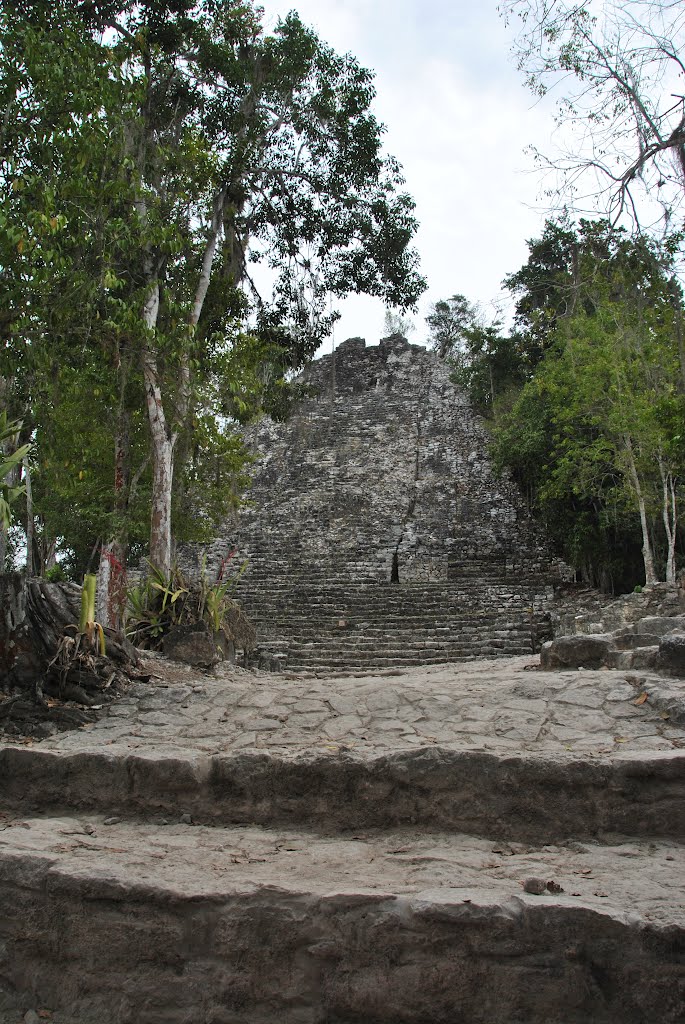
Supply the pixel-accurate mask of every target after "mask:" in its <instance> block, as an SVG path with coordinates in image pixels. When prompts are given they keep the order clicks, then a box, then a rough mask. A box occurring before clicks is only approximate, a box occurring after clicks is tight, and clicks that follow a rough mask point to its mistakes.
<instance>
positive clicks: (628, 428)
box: [496, 224, 685, 584]
mask: <svg viewBox="0 0 685 1024" xmlns="http://www.w3.org/2000/svg"><path fill="white" fill-rule="evenodd" d="M584 237H585V239H587V238H588V237H589V238H591V239H597V238H598V237H599V238H602V239H603V242H602V246H601V251H602V253H603V255H602V256H601V257H599V256H598V255H596V254H595V255H594V256H593V251H592V248H591V247H590V248H589V249H588V247H587V245H585V244H582V245H578V242H579V241H581V238H580V235H576V237H575V241H574V244H573V245H570V246H569V251H570V252H571V251H572V252H574V253H575V254H576V255H577V256H578V258H577V259H574V260H572V261H571V263H572V266H574V267H578V268H582V273H578V274H577V275H576V276H575V277H572V276H571V275H568V277H567V278H566V279H565V278H564V275H563V273H562V272H561V270H560V269H559V268H558V267H557V271H558V274H557V276H556V277H555V279H554V280H555V287H554V288H551V289H550V292H549V318H548V322H549V324H550V325H551V326H550V328H549V333H548V336H547V345H546V347H545V350H544V351H543V353H542V355H541V358H540V360H539V363H538V365H537V366H536V368H535V372H534V374H533V376H532V377H531V379H530V380H529V381H528V383H527V384H526V385H525V387H524V388H523V390H522V392H521V394H520V396H519V398H518V400H517V401H516V403H515V405H514V407H513V409H512V412H511V414H510V415H509V416H508V417H506V418H505V420H504V421H503V422H502V423H501V424H500V425H499V428H498V429H497V430H496V446H497V449H498V458H499V461H500V464H502V463H507V464H509V465H510V466H511V467H512V468H513V469H514V471H515V473H516V474H517V476H519V479H521V480H522V481H524V482H525V483H526V484H527V485H528V488H529V490H530V491H531V494H532V497H533V501H534V503H535V504H536V505H537V507H538V508H539V509H541V510H542V511H543V514H544V515H545V517H546V518H547V519H548V522H549V521H550V519H551V521H552V522H551V526H552V529H553V530H554V531H555V532H556V533H557V536H558V538H559V540H560V543H561V545H562V547H563V549H564V551H565V554H566V556H567V557H570V558H571V559H572V560H573V561H574V562H575V563H576V564H578V563H579V562H580V564H581V565H584V566H586V567H592V565H593V563H594V565H595V573H594V575H595V578H597V575H599V576H600V577H601V575H602V571H601V569H602V563H604V564H606V563H607V562H608V561H609V552H608V549H609V545H608V544H607V543H606V540H605V538H606V533H607V530H608V529H611V530H612V531H613V533H614V537H615V538H616V537H617V536H621V535H622V536H623V537H624V538H627V547H628V548H630V546H632V541H630V539H629V538H630V535H631V533H634V532H635V526H637V530H638V531H639V536H640V537H641V549H642V560H643V571H644V577H643V579H644V581H645V582H646V583H647V584H651V583H653V582H655V581H656V579H657V578H658V576H659V573H660V571H661V566H663V572H664V575H665V578H666V579H667V580H669V581H671V582H672V581H673V580H674V579H675V567H676V562H675V559H676V539H677V525H678V509H677V505H678V498H679V491H680V480H681V478H682V473H683V454H684V453H683V450H682V438H681V433H680V424H681V422H682V417H683V414H684V412H685V397H684V396H685V390H684V389H683V386H682V379H681V368H680V355H679V342H678V331H677V324H678V322H679V318H680V313H679V312H678V309H677V308H676V306H677V305H681V304H682V296H680V293H679V291H678V293H677V294H678V296H679V298H678V301H677V303H676V302H674V286H675V287H677V286H676V285H675V281H674V278H673V267H672V259H671V257H670V254H669V252H668V250H666V249H665V248H664V247H663V246H658V245H656V243H650V242H648V241H647V240H646V239H644V238H638V239H632V240H631V239H629V238H628V237H627V236H626V235H625V233H623V232H618V233H608V232H603V231H602V225H601V224H595V225H586V226H585V231H584ZM566 240H567V241H568V239H566ZM533 248H535V246H533ZM607 253H608V255H607ZM593 260H594V263H595V270H594V272H590V271H591V269H592V266H593ZM525 269H526V268H524V270H525ZM528 269H529V270H530V274H529V275H527V274H524V273H523V272H521V273H520V274H519V275H517V276H518V279H519V281H524V280H527V281H528V282H529V283H530V282H537V281H538V280H539V278H538V274H537V271H538V269H539V266H538V264H534V266H533V267H532V268H528ZM569 278H570V279H572V280H574V282H575V286H576V287H577V301H575V302H574V303H573V304H572V309H566V308H565V309H564V313H563V315H561V314H560V313H559V310H560V308H561V307H560V304H559V302H558V301H557V300H558V295H559V292H558V291H557V287H556V286H557V285H558V286H559V288H560V290H561V292H562V293H563V292H564V291H565V288H566V285H565V283H564V281H565V280H566V281H568V279H569ZM533 294H534V295H535V294H538V293H537V291H536V290H534V291H533ZM544 308H545V307H544V306H539V307H538V306H536V307H535V312H536V313H537V312H538V311H539V309H543V310H544ZM598 563H599V567H600V571H599V574H598V573H597V571H596V569H597V566H598ZM614 569H618V571H619V573H622V574H623V576H624V578H625V566H624V567H623V569H621V568H620V567H619V566H618V565H617V560H616V559H615V558H613V567H612V572H613V571H614Z"/></svg>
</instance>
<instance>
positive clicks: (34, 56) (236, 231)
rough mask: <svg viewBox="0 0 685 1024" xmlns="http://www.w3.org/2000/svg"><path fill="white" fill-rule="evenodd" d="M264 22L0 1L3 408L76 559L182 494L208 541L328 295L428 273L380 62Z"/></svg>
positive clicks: (386, 289)
mask: <svg viewBox="0 0 685 1024" xmlns="http://www.w3.org/2000/svg"><path fill="white" fill-rule="evenodd" d="M261 15H262V12H261V10H260V9H259V8H257V7H253V6H252V4H251V3H249V2H246V3H244V4H236V3H234V2H233V0H212V2H211V3H191V2H185V0H183V2H181V0H179V2H174V3H167V2H162V0H147V2H144V3H142V4H138V3H133V2H122V3H115V2H108V0H93V2H92V3H87V4H86V3H79V4H73V3H71V2H68V0H58V2H56V3H53V4H50V5H47V4H43V3H39V2H35V3H31V2H29V3H26V4H21V5H20V4H18V3H14V2H13V0H10V2H8V3H7V4H6V5H5V6H4V7H3V9H2V11H0V106H1V108H2V110H3V112H4V113H3V122H2V126H1V128H0V184H1V185H2V189H1V190H0V192H1V197H0V288H1V290H2V297H3V303H2V310H1V311H0V337H1V338H2V342H3V345H2V347H0V377H2V378H3V379H4V381H5V382H6V384H7V393H8V396H9V397H8V409H9V411H10V414H12V411H13V410H16V411H15V412H14V415H15V416H16V415H19V414H20V413H21V415H24V410H25V409H28V410H29V413H28V415H27V424H28V429H30V430H31V431H32V432H33V433H34V434H35V438H36V462H37V475H36V486H35V508H36V512H37V514H38V516H39V517H40V518H41V520H42V522H43V523H44V525H45V530H46V531H47V532H48V533H52V535H53V536H56V537H59V538H61V543H62V546H63V547H64V549H65V550H66V552H67V556H68V560H69V562H70V564H71V571H72V572H80V571H82V570H83V569H85V567H86V565H87V562H88V559H89V557H90V552H91V551H92V550H93V547H94V545H95V543H96V541H97V540H98V538H100V539H101V540H104V539H107V538H113V539H115V540H116V541H117V544H118V546H119V548H120V549H121V550H122V551H124V550H126V548H127V547H128V546H129V545H133V546H134V547H135V546H136V545H139V544H140V543H142V539H143V536H144V532H145V530H146V526H145V524H146V521H147V522H149V509H150V505H151V504H152V505H153V506H154V507H155V509H159V507H160V502H161V504H162V505H164V506H165V507H166V508H167V511H168V505H169V503H170V502H171V497H172V494H173V495H174V496H175V498H176V505H177V507H176V508H175V514H174V522H175V524H176V528H177V529H178V531H179V535H180V536H183V537H185V538H187V537H190V536H192V535H193V533H192V527H193V524H196V525H197V527H198V530H197V533H196V534H195V536H196V537H198V538H202V537H206V535H207V531H208V530H209V529H211V526H212V525H213V524H214V523H216V521H217V520H218V519H219V518H220V517H221V513H222V511H224V512H225V510H226V509H227V508H229V507H231V505H233V504H235V502H236V501H237V500H238V492H239V490H240V487H241V486H242V483H243V479H244V474H243V472H242V465H241V460H242V458H243V457H242V453H241V449H240V446H239V444H238V442H237V441H236V439H235V436H234V433H233V425H232V424H233V423H234V422H235V421H236V420H238V421H241V422H244V421H246V420H247V419H249V418H250V417H251V416H254V415H258V414H259V413H260V412H261V411H262V410H268V411H271V412H272V413H274V414H275V415H277V416H280V417H282V416H285V415H287V414H288V411H289V408H290V406H291V404H292V401H293V400H294V399H295V398H296V397H297V391H296V389H294V388H293V387H292V386H291V384H290V379H289V378H290V376H291V374H292V372H293V371H294V370H296V369H298V368H299V367H301V366H302V365H303V364H304V362H305V361H306V360H307V359H308V358H310V357H311V355H312V354H313V352H314V351H315V349H316V348H317V346H318V344H319V342H320V340H321V338H322V337H324V336H325V334H326V333H327V332H328V331H329V330H330V328H331V326H332V323H333V321H334V319H335V317H336V315H337V314H335V313H333V314H331V313H330V312H327V311H326V307H327V302H328V296H329V295H330V294H331V293H332V294H334V295H336V296H343V295H345V294H347V293H348V292H350V291H366V292H368V293H370V294H373V295H378V296H379V297H381V298H382V299H383V300H384V301H385V302H387V303H388V304H390V305H393V306H396V307H398V308H400V309H405V308H407V307H410V306H412V305H413V304H414V303H415V302H416V299H417V297H418V296H419V295H420V293H421V291H422V290H423V288H424V286H425V285H424V282H423V279H422V278H421V276H420V275H419V273H418V271H417V256H416V253H415V252H414V250H413V249H412V248H411V239H412V236H413V234H414V232H415V230H416V226H417V225H416V220H415V217H414V212H413V211H414V206H413V202H412V200H411V198H410V197H409V196H408V195H407V194H406V193H405V192H404V191H403V179H402V175H401V170H400V168H399V165H398V164H397V162H396V161H395V160H394V159H392V158H391V157H387V156H385V155H384V153H383V152H382V147H381V142H382V134H383V129H382V126H381V125H379V124H378V122H377V121H376V119H375V117H374V116H373V114H372V112H371V109H370V105H371V103H372V100H373V97H374V89H373V83H372V75H371V74H370V72H368V71H366V70H365V69H363V68H362V67H360V65H359V64H358V63H357V62H356V61H355V60H354V59H353V58H352V57H351V56H349V55H346V56H340V55H338V54H336V53H334V51H333V50H331V49H330V48H329V47H327V46H326V45H325V44H324V43H323V42H321V40H319V39H318V38H317V37H316V35H315V34H314V33H313V32H312V31H311V30H309V29H307V28H306V27H305V26H304V25H303V24H302V22H301V21H300V20H299V18H298V17H297V16H296V15H295V14H291V15H289V16H288V17H287V18H286V19H284V20H283V21H282V22H280V23H279V25H278V26H277V28H276V30H275V31H274V33H273V34H271V35H267V34H265V33H264V31H263V28H262V25H261ZM260 260H261V261H265V262H267V263H269V264H270V265H271V267H272V268H273V270H274V272H275V275H276V283H275V287H274V290H273V293H272V294H271V295H270V296H269V295H266V296H260V295H258V294H257V293H256V289H255V286H254V283H253V280H252V275H251V262H259V261H260ZM157 298H158V299H159V305H158V308H157V306H156V300H157ZM153 300H154V301H153ZM151 301H152V307H154V309H153V311H152V312H150V311H149V309H148V314H147V316H146V317H144V316H143V315H142V311H143V310H144V309H146V308H148V306H149V303H150V302H151ZM248 320H249V322H250V323H251V324H252V327H251V329H250V330H247V323H248ZM152 395H154V400H153V399H152V398H151V396H152ZM146 421H149V422H146ZM164 446H166V448H167V451H166V452H165V453H164V457H168V458H169V461H170V463H171V471H170V472H169V473H167V474H166V478H165V482H164V483H161V482H160V480H161V477H160V474H159V472H158V470H159V466H160V464H161V463H160V459H161V457H162V448H163V447H164ZM169 453H170V454H169ZM243 461H244V460H243ZM174 462H175V465H174ZM172 476H173V486H172V483H171V478H172ZM165 488H166V489H165ZM180 496H182V497H180ZM153 519H154V517H153Z"/></svg>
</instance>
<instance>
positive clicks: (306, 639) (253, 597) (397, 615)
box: [237, 578, 551, 671]
mask: <svg viewBox="0 0 685 1024" xmlns="http://www.w3.org/2000/svg"><path fill="white" fill-rule="evenodd" d="M535 582H536V586H537V589H536V590H533V589H532V588H531V590H530V591H529V593H528V594H525V592H524V593H523V594H522V593H521V591H522V590H523V589H524V588H522V587H521V584H520V581H517V584H516V586H515V587H513V588H512V587H509V588H506V589H505V585H504V584H503V583H502V582H501V581H500V582H499V583H498V582H497V581H495V580H494V579H491V580H490V581H486V580H482V579H481V580H479V581H478V584H477V586H469V585H468V581H466V580H464V581H462V582H461V583H457V582H453V583H444V584H440V583H433V584H431V583H424V584H412V585H406V586H405V585H402V584H399V585H384V586H379V585H378V584H376V583H371V584H354V585H353V584H350V583H337V584H336V583H330V582H327V581H324V580H321V579H320V580H319V581H318V582H314V581H311V580H308V581H306V582H305V581H301V582H286V581H279V582H274V581H271V582H269V581H267V580H263V581H259V582H257V581H256V579H255V578H252V579H250V581H249V584H248V587H246V593H245V597H244V598H243V599H242V602H241V603H242V605H243V607H244V609H245V611H246V612H247V614H248V615H249V617H250V618H251V619H252V621H253V622H254V623H255V625H256V626H257V631H258V636H260V637H262V638H266V639H262V640H260V642H259V648H258V654H257V656H258V657H259V658H261V660H262V664H264V662H265V661H268V659H272V660H273V661H274V662H275V664H276V665H277V666H278V667H281V668H286V667H287V668H288V670H293V671H303V670H308V671H312V670H316V671H320V670H330V671H341V670H343V669H349V670H363V669H373V668H381V667H391V666H393V665H398V666H400V665H422V664H424V665H425V664H432V663H437V662H451V661H463V660H467V659H471V658H491V657H501V656H504V655H516V654H530V653H533V652H534V651H538V650H539V649H540V645H541V644H542V643H543V642H544V641H545V640H547V639H549V638H550V636H551V632H550V626H549V616H548V614H547V613H546V612H545V611H544V610H543V607H544V604H543V600H542V599H541V595H540V593H539V587H540V581H539V579H538V580H536V581H535ZM237 596H238V597H239V598H241V597H242V595H241V590H240V588H239V589H238V591H237ZM526 598H527V603H526Z"/></svg>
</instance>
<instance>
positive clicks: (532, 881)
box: [523, 878, 547, 896]
mask: <svg viewBox="0 0 685 1024" xmlns="http://www.w3.org/2000/svg"><path fill="white" fill-rule="evenodd" d="M523 891H524V892H529V893H531V895H533V896H542V894H543V892H546V891H547V882H546V881H545V879H544V878H527V879H526V880H525V882H524V883H523Z"/></svg>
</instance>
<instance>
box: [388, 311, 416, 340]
mask: <svg viewBox="0 0 685 1024" xmlns="http://www.w3.org/2000/svg"><path fill="white" fill-rule="evenodd" d="M415 330H416V325H415V324H414V322H413V320H410V319H409V317H407V316H402V314H401V313H396V312H394V311H393V310H392V309H386V311H385V317H384V318H383V333H384V335H385V336H386V337H387V338H389V337H390V335H392V334H401V335H402V337H403V338H408V337H409V335H410V334H413V333H414V331H415Z"/></svg>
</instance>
